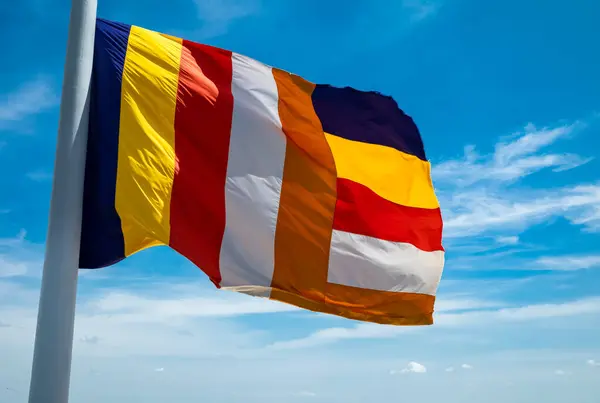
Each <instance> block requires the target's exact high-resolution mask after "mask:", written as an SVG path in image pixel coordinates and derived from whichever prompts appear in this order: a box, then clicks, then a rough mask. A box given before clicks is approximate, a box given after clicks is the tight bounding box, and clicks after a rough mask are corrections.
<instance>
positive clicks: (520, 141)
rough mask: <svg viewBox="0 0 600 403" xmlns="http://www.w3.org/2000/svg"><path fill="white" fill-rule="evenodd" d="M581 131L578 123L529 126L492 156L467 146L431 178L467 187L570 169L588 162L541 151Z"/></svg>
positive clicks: (496, 149) (573, 156) (574, 156)
mask: <svg viewBox="0 0 600 403" xmlns="http://www.w3.org/2000/svg"><path fill="white" fill-rule="evenodd" d="M583 127H585V125H583V124H582V123H580V122H576V123H573V124H570V125H564V126H557V127H552V128H547V127H545V128H541V129H537V128H536V127H535V126H534V125H533V124H528V125H527V126H525V128H524V130H523V131H522V132H517V133H514V134H513V135H512V136H511V138H512V140H511V141H501V142H499V143H498V144H496V147H495V150H494V152H493V153H492V154H483V155H481V154H479V153H478V152H477V150H476V148H475V146H473V145H468V146H466V147H465V149H464V156H463V158H462V159H459V160H450V161H445V162H442V163H440V164H437V165H435V166H434V167H433V176H434V178H435V179H436V180H438V181H440V182H452V183H453V184H454V185H457V186H468V185H473V184H475V183H477V182H483V181H488V182H489V181H499V182H512V181H515V180H518V179H520V178H523V177H525V176H527V175H531V174H532V173H534V172H537V171H540V170H542V169H546V168H551V169H553V170H554V171H565V170H568V169H572V168H575V167H578V166H580V165H583V164H585V163H587V162H589V161H591V158H584V157H580V156H578V155H575V154H552V153H549V154H548V153H546V154H542V153H540V151H541V149H543V148H544V147H547V146H549V145H551V144H552V143H554V142H556V141H557V140H559V139H564V138H568V137H569V136H571V135H572V134H573V133H574V132H575V131H576V130H578V129H581V128H583Z"/></svg>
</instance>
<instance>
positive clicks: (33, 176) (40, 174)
mask: <svg viewBox="0 0 600 403" xmlns="http://www.w3.org/2000/svg"><path fill="white" fill-rule="evenodd" d="M27 178H29V179H30V180H32V181H34V182H45V181H49V180H51V179H52V173H51V172H47V171H42V170H38V171H32V172H28V173H27Z"/></svg>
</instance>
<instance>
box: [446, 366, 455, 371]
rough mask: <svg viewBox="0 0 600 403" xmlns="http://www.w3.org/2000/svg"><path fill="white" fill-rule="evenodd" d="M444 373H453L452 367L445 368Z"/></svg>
mask: <svg viewBox="0 0 600 403" xmlns="http://www.w3.org/2000/svg"><path fill="white" fill-rule="evenodd" d="M446 372H454V367H448V368H446Z"/></svg>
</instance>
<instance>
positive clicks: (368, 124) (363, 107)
mask: <svg viewBox="0 0 600 403" xmlns="http://www.w3.org/2000/svg"><path fill="white" fill-rule="evenodd" d="M312 102H313V106H314V109H315V112H316V113H317V116H318V117H319V120H320V121H321V124H322V125H323V130H324V131H325V132H327V133H330V134H334V135H336V136H339V137H343V138H345V139H348V140H354V141H362V142H364V143H371V144H379V145H383V146H388V147H393V148H395V149H397V150H399V151H402V152H405V153H407V154H411V155H414V156H416V157H418V158H420V159H422V160H424V161H427V157H426V156H425V149H424V147H423V141H422V139H421V134H420V133H419V129H418V128H417V126H416V125H415V122H414V121H413V120H412V118H411V117H410V116H408V115H406V114H405V113H404V112H403V111H402V110H401V109H400V108H398V104H397V103H396V101H394V99H393V98H391V97H388V96H385V95H381V94H379V93H377V92H364V91H359V90H356V89H353V88H349V87H345V88H338V87H332V86H330V85H322V84H318V85H317V86H316V87H315V89H314V91H313V93H312Z"/></svg>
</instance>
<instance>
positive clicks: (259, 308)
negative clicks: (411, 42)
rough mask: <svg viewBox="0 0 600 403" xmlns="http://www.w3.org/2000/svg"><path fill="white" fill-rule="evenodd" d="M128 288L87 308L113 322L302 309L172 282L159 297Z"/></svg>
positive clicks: (108, 293) (112, 292)
mask: <svg viewBox="0 0 600 403" xmlns="http://www.w3.org/2000/svg"><path fill="white" fill-rule="evenodd" d="M153 292H155V291H154V290H151V291H150V292H148V293H140V294H135V293H132V292H130V291H126V290H122V291H121V290H118V289H117V290H107V291H105V292H104V293H102V294H101V296H99V297H98V298H94V299H91V300H90V301H89V302H88V304H87V305H86V308H87V309H88V310H89V311H90V312H93V313H94V314H95V315H110V316H111V318H112V320H113V321H124V322H155V323H159V322H162V323H168V322H170V321H172V320H177V319H186V318H190V319H192V318H202V317H233V316H241V315H252V314H264V313H274V312H296V311H298V310H299V309H298V308H296V307H294V306H292V305H288V304H283V303H279V302H275V301H271V300H268V299H264V298H259V297H251V296H248V295H243V294H238V293H234V292H228V291H216V290H213V291H211V292H208V291H207V290H204V291H202V294H207V293H210V294H212V295H211V296H210V297H206V296H205V297H198V296H197V295H198V294H199V293H200V292H201V290H199V289H198V288H194V287H186V286H185V285H179V284H170V285H168V286H164V287H161V289H160V297H159V296H153V295H152V294H153Z"/></svg>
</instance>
